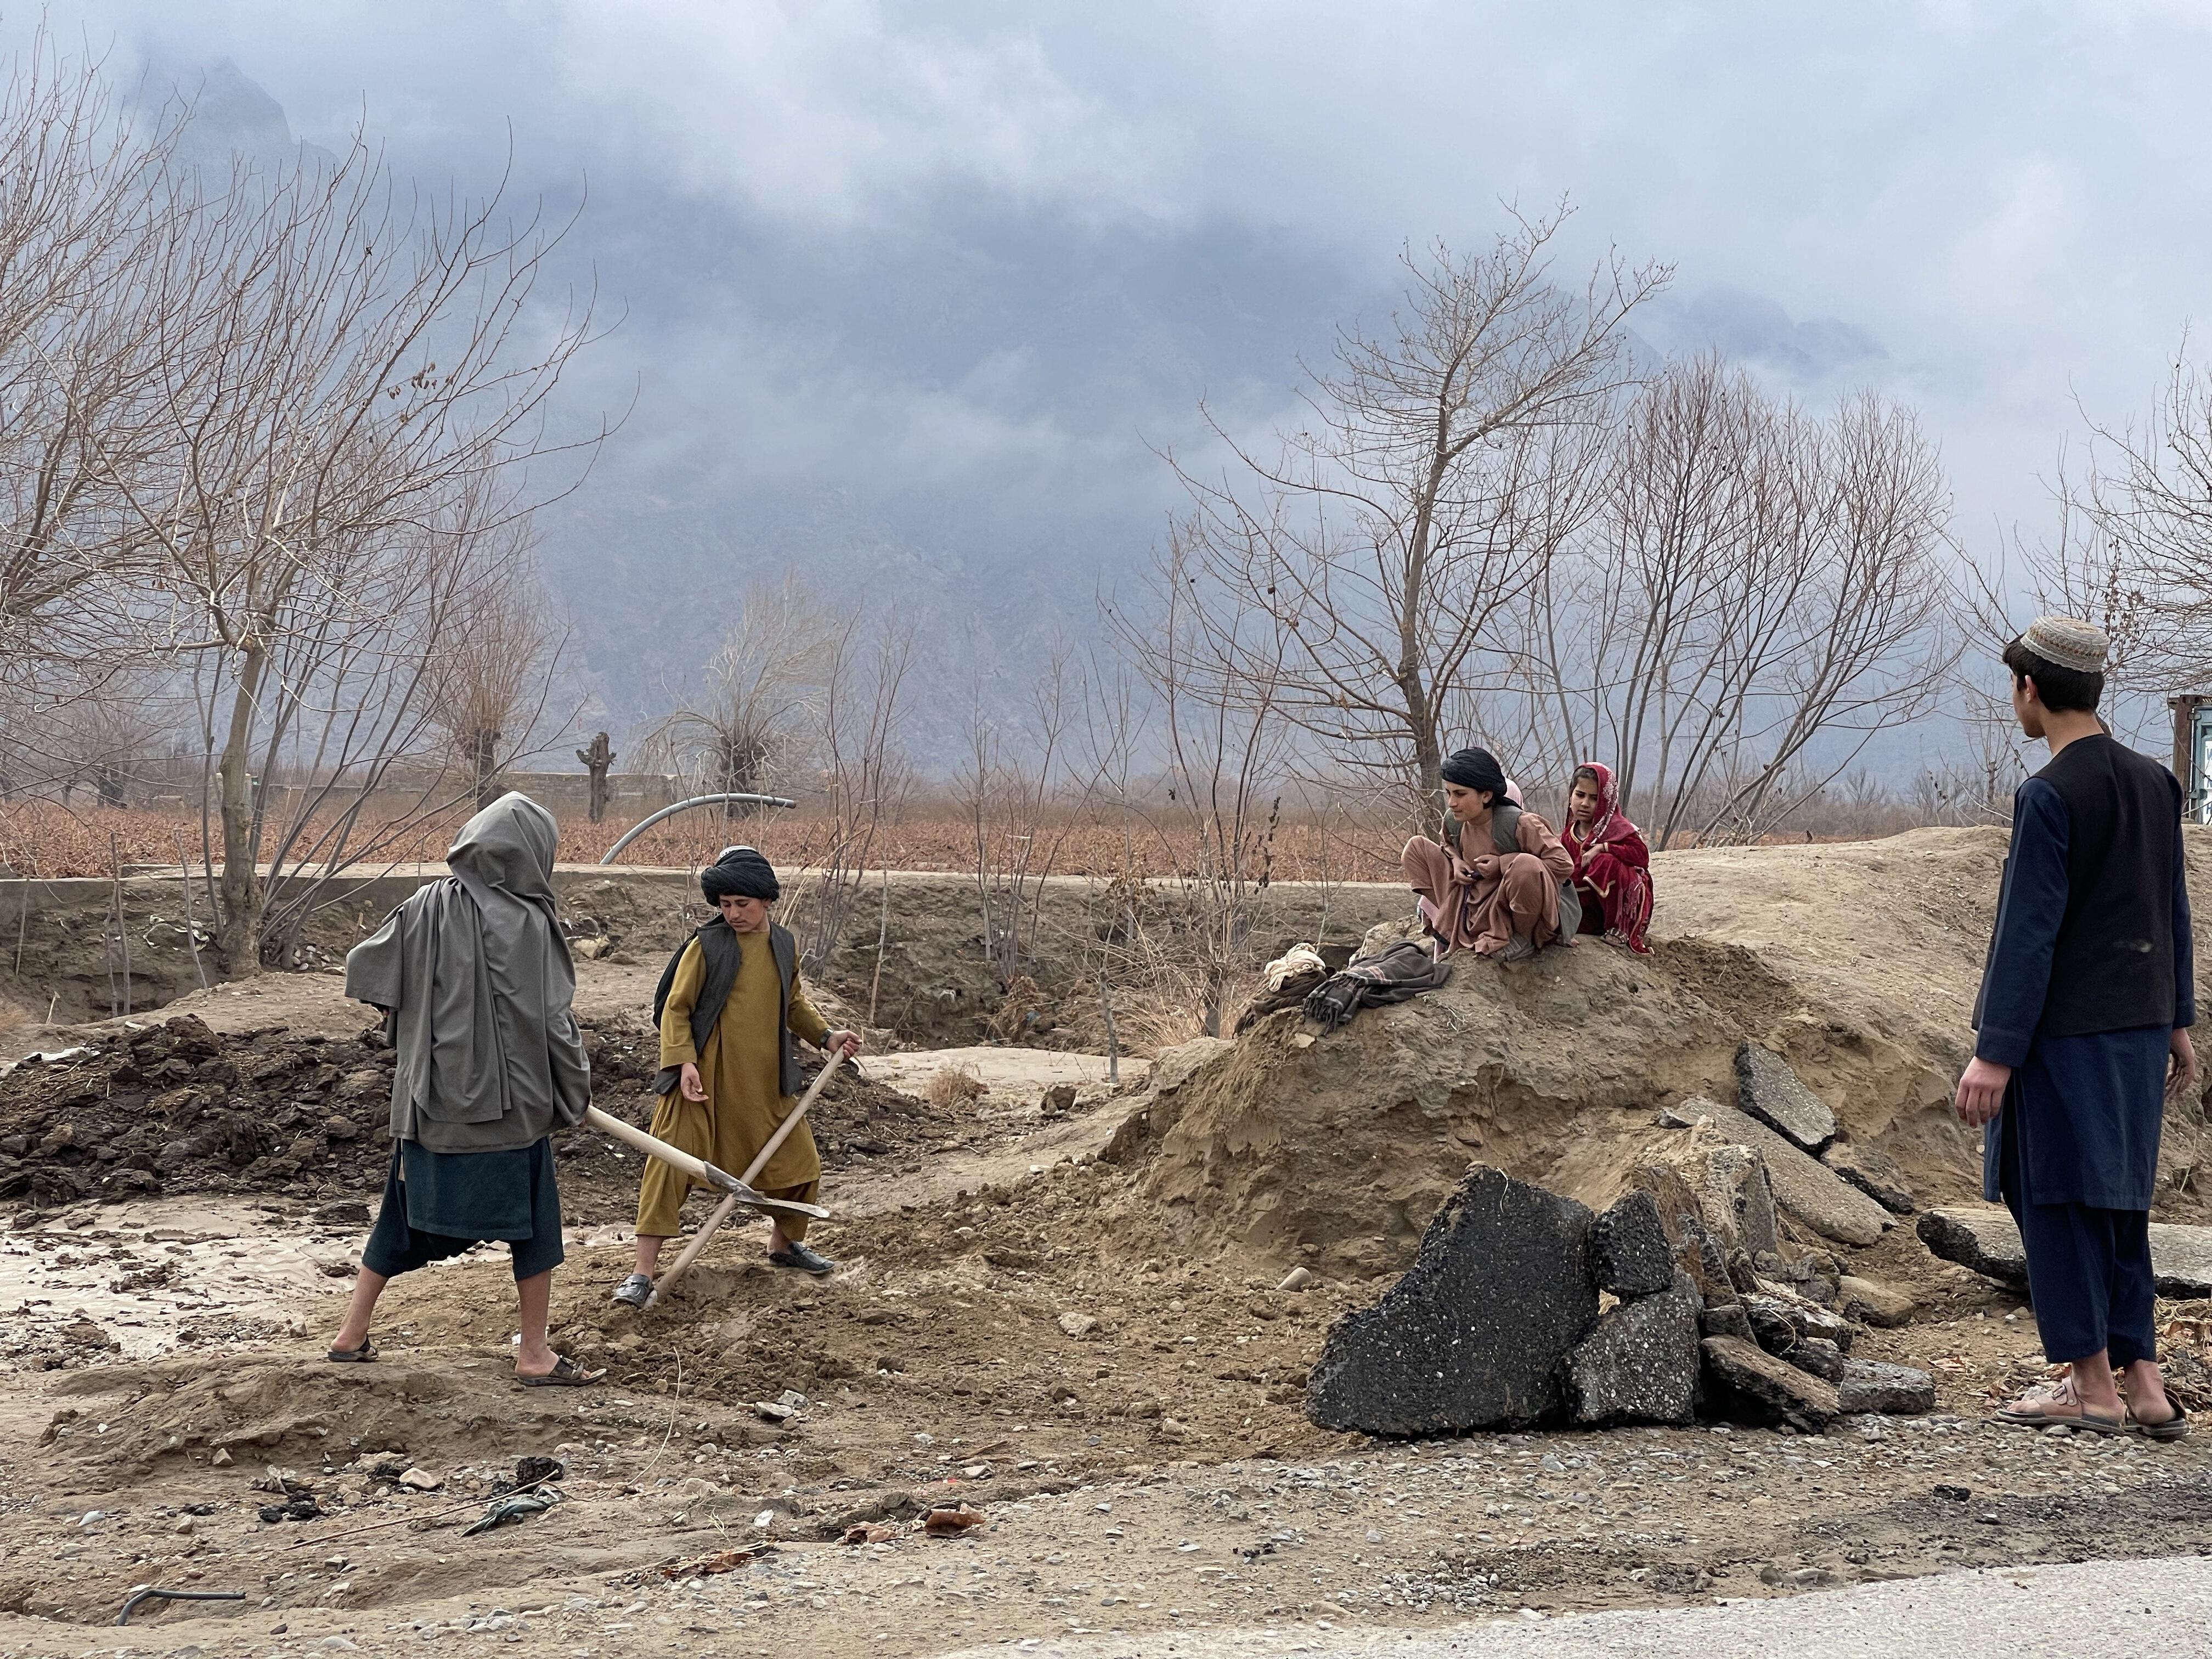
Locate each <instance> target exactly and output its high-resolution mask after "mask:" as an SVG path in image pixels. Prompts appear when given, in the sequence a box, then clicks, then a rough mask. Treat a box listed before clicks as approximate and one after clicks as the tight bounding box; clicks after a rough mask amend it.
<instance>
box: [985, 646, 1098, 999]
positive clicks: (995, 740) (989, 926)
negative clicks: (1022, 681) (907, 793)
mask: <svg viewBox="0 0 2212 1659" xmlns="http://www.w3.org/2000/svg"><path fill="white" fill-rule="evenodd" d="M1068 676H1069V659H1068V654H1067V653H1066V650H1065V649H1064V648H1060V647H1055V648H1054V651H1053V653H1052V655H1051V658H1050V659H1049V661H1048V663H1047V665H1046V666H1045V668H1044V670H1043V671H1042V673H1041V674H1040V675H1039V676H1038V678H1037V681H1036V685H1035V686H1034V687H1033V688H1032V690H1031V693H1030V719H1029V720H1028V721H1027V722H1025V723H1024V724H1025V726H1026V728H1027V729H1025V730H1018V731H1016V732H1012V733H1009V732H1007V731H1006V730H1005V729H1003V728H1002V726H1001V725H1000V722H999V721H997V720H994V719H993V718H991V717H990V716H989V715H987V714H986V713H985V712H984V700H983V691H982V687H981V684H980V682H979V684H977V686H976V688H975V701H974V704H973V706H972V708H971V712H970V714H969V728H968V761H967V764H966V766H965V767H964V768H963V771H962V774H961V778H960V792H961V806H962V812H963V817H966V819H967V820H968V824H969V835H970V838H971V844H972V847H973V850H974V857H975V896H976V902H977V905H978V908H979V909H980V912H981V921H982V925H983V952H984V957H985V959H986V960H987V962H989V963H990V964H991V966H992V968H993V969H994V971H995V972H996V974H997V975H998V978H999V982H1000V985H1001V986H1002V987H1003V986H1011V985H1012V983H1013V981H1015V979H1017V978H1018V977H1019V976H1020V975H1022V974H1023V972H1024V969H1026V967H1027V965H1028V964H1029V963H1030V959H1031V958H1032V957H1034V955H1035V953H1036V930H1037V923H1038V917H1039V915H1040V914H1041V908H1042V897H1043V889H1044V884H1045V882H1046V881H1047V880H1048V879H1049V878H1050V877H1051V875H1052V873H1053V870H1054V866H1055V865H1056V864H1057V862H1058V860H1059V853H1060V842H1061V840H1062V839H1064V837H1065V833H1066V832H1065V829H1064V828H1063V829H1057V830H1056V829H1055V828H1054V825H1053V824H1052V823H1051V808H1052V804H1053V799H1054V793H1055V790H1056V787H1057V786H1058V784H1059V783H1060V780H1061V778H1062V775H1063V773H1064V770H1065V763H1066V762H1065V755H1064V753H1063V749H1064V745H1065V744H1066V739H1067V736H1068V732H1069V729H1070V727H1071V726H1072V724H1073V720H1074V719H1075V717H1076V714H1077V713H1078V710H1077V708H1076V699H1075V698H1074V697H1073V696H1072V695H1071V691H1070V688H1069V684H1068Z"/></svg>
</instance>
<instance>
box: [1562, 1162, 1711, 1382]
mask: <svg viewBox="0 0 2212 1659" xmlns="http://www.w3.org/2000/svg"><path fill="white" fill-rule="evenodd" d="M1637 1196H1638V1197H1643V1196H1644V1195H1643V1194H1637ZM1644 1201H1645V1202H1646V1203H1647V1204H1648V1203H1649V1202H1650V1200H1649V1199H1648V1198H1647V1199H1645V1200H1644ZM1652 1225H1653V1227H1654V1228H1655V1230H1656V1227H1657V1225H1658V1224H1657V1221H1656V1217H1655V1218H1654V1220H1653V1222H1652ZM1698 1340H1699V1338H1698V1291H1697V1287H1696V1286H1695V1285H1692V1284H1691V1283H1690V1279H1689V1275H1688V1274H1686V1273H1682V1274H1678V1275H1676V1276H1675V1278H1674V1282H1673V1283H1672V1285H1670V1286H1669V1287H1668V1289H1667V1290H1665V1291H1662V1292H1661V1293H1660V1294H1658V1295H1656V1296H1645V1297H1638V1298H1637V1300H1635V1301H1633V1302H1624V1303H1622V1304H1620V1306H1619V1307H1617V1308H1614V1309H1612V1310H1609V1311H1608V1312H1607V1313H1605V1314H1603V1315H1601V1316H1600V1317H1599V1319H1598V1322H1597V1324H1596V1325H1595V1327H1594V1328H1592V1329H1591V1331H1590V1334H1589V1335H1588V1336H1586V1337H1584V1338H1583V1340H1581V1341H1580V1342H1578V1343H1577V1344H1576V1345H1575V1347H1574V1349H1573V1350H1572V1352H1570V1353H1569V1354H1568V1355H1567V1359H1566V1395H1567V1411H1568V1414H1569V1415H1570V1416H1571V1418H1572V1419H1574V1421H1576V1422H1577V1423H1583V1424H1592V1425H1595V1424H1601V1423H1687V1422H1689V1421H1690V1420H1691V1419H1692V1417H1693V1416H1694V1415H1695V1413H1696V1408H1697V1403H1698V1369H1699V1348H1698Z"/></svg>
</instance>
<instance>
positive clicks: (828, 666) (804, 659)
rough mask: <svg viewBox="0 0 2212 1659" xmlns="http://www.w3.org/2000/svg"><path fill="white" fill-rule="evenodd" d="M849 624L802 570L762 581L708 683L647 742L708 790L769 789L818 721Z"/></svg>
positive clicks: (710, 668) (748, 595)
mask: <svg viewBox="0 0 2212 1659" xmlns="http://www.w3.org/2000/svg"><path fill="white" fill-rule="evenodd" d="M843 625H844V624H843V623H842V619H841V618H840V617H838V615H837V613H836V611H833V610H831V609H830V608H829V606H827V605H824V604H823V603H822V601H821V600H820V599H817V598H816V597H815V595H814V594H813V593H812V592H810V591H809V590H808V588H807V586H806V585H805V583H804V582H803V581H801V580H799V577H798V575H797V574H795V573H794V574H787V575H786V576H785V577H784V578H783V580H781V581H780V582H756V583H755V584H753V585H752V586H750V587H748V588H747V589H746V590H745V593H744V599H743V600H742V601H741V602H740V608H739V610H738V617H737V620H736V621H735V622H733V623H731V625H730V628H729V631H728V632H727V633H726V634H725V635H723V637H722V644H721V648H720V650H718V651H716V652H715V653H714V659H713V660H712V661H711V662H709V663H708V665H707V671H706V676H705V682H706V683H705V684H704V685H703V686H702V688H700V690H698V692H696V694H695V695H694V696H692V697H691V698H690V700H689V701H687V702H684V704H683V705H682V706H680V707H679V708H677V709H676V710H675V711H674V712H673V713H671V714H667V715H665V716H664V717H663V718H662V719H661V720H659V721H657V722H656V723H655V724H654V725H653V727H652V729H651V730H650V731H649V732H647V735H646V743H647V747H648V748H649V749H650V750H652V751H653V752H654V753H656V754H658V755H659V756H660V757H662V758H663V760H664V762H665V763H668V764H670V765H671V766H672V767H673V768H674V769H676V770H678V771H680V772H683V773H684V774H685V775H687V776H689V777H690V778H692V779H693V780H694V781H696V782H697V783H698V784H699V785H700V786H701V787H703V788H707V789H712V790H718V791H723V792H726V793H733V794H750V793H760V792H761V790H762V787H763V785H764V784H766V783H768V782H769V781H770V780H771V777H772V775H774V774H775V772H776V771H777V770H778V769H780V768H782V767H784V766H786V765H787V764H789V763H791V762H792V761H793V759H794V758H795V757H797V756H798V755H799V753H801V752H802V751H803V750H804V748H805V744H806V743H807V741H808V739H809V738H811V736H812V734H813V732H815V730H816V728H817V724H818V722H819V720H820V716H821V708H822V702H823V697H824V696H825V694H826V693H827V691H828V689H829V684H830V680H831V678H832V663H833V657H834V654H835V653H836V648H837V642H838V639H839V636H840V633H841V630H842V627H843ZM728 815H729V816H732V817H734V816H735V815H736V809H735V808H734V807H733V808H732V809H730V810H729V813H728Z"/></svg>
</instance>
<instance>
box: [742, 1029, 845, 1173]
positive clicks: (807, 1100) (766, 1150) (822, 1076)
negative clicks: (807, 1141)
mask: <svg viewBox="0 0 2212 1659" xmlns="http://www.w3.org/2000/svg"><path fill="white" fill-rule="evenodd" d="M844 1063H845V1054H844V1051H843V1050H842V1049H840V1050H839V1051H838V1052H837V1053H836V1054H832V1055H830V1056H829V1059H828V1060H825V1061H823V1066H822V1069H821V1070H820V1071H819V1072H817V1073H815V1077H814V1082H813V1084H812V1085H811V1087H809V1088H808V1090H807V1091H806V1093H805V1095H804V1096H803V1097H800V1100H799V1104H798V1105H796V1106H794V1107H793V1108H792V1110H791V1115H790V1116H789V1117H787V1118H786V1119H784V1121H782V1122H781V1123H779V1124H777V1125H776V1126H775V1133H774V1134H772V1135H770V1136H769V1138H768V1145H767V1146H763V1147H762V1148H761V1149H760V1156H758V1157H757V1158H754V1159H753V1161H752V1162H751V1163H750V1164H747V1165H746V1166H745V1172H744V1174H743V1175H741V1176H738V1180H740V1181H742V1182H744V1183H745V1185H746V1186H748V1187H750V1186H751V1185H752V1184H753V1182H754V1181H755V1180H756V1179H757V1178H758V1176H759V1175H760V1172H761V1171H762V1170H765V1169H766V1168H768V1161H769V1159H770V1158H774V1157H775V1152H776V1148H777V1147H779V1146H782V1145H783V1143H784V1142H785V1141H786V1140H787V1139H790V1136H791V1132H792V1131H793V1129H796V1128H797V1127H799V1119H801V1118H803V1117H805V1115H806V1113H807V1110H808V1109H809V1108H810V1107H811V1106H812V1105H813V1104H814V1103H815V1102H816V1101H817V1100H819V1099H820V1098H821V1097H822V1091H823V1086H824V1085H826V1084H828V1082H829V1074H830V1073H832V1072H834V1071H836V1069H837V1068H838V1067H839V1066H842V1065H843V1064H844Z"/></svg>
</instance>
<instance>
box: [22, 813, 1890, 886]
mask: <svg viewBox="0 0 2212 1659" xmlns="http://www.w3.org/2000/svg"><path fill="white" fill-rule="evenodd" d="M466 817H467V814H466V813H465V812H454V813H452V814H450V815H448V816H447V817H442V818H439V819H435V820H430V821H425V822H422V823H410V824H407V825H405V826H404V828H403V829H399V830H398V832H396V833H393V834H391V835H389V836H383V835H380V832H379V831H378V830H377V829H375V828H374V826H371V827H369V828H368V829H366V830H365V831H363V832H362V834H363V835H365V836H368V837H369V838H371V839H374V840H380V841H382V842H385V843H386V844H383V845H381V846H380V851H379V853H378V854H377V857H376V858H375V859H374V860H370V861H368V867H371V868H374V867H379V866H382V865H386V864H399V863H428V862H437V861H440V860H442V859H443V857H444V854H445V848H446V845H447V842H448V840H449V839H450V837H451V836H452V834H453V830H454V829H456V828H458V827H459V824H460V823H462V822H463V821H464V820H465V818H466ZM633 822H635V819H629V820H625V821H622V822H615V821H609V822H607V823H591V822H589V821H588V820H587V819H585V818H583V817H564V818H562V821H561V859H562V862H563V863H568V864H592V863H596V862H598V860H599V858H600V856H601V855H602V854H605V852H606V851H607V849H608V848H611V847H612V846H613V845H614V843H615V842H616V841H617V839H619V838H620V836H622V834H623V831H624V830H625V829H628V828H629V823H633ZM1910 827H1911V823H1908V822H1906V821H1905V819H1904V818H1901V817H1898V816H1897V815H1896V814H1894V813H1893V814H1892V815H1890V816H1888V817H1880V818H1879V819H1878V821H1877V819H1876V818H1874V817H1869V818H1868V819H1867V820H1866V822H1865V823H1863V824H1862V823H1857V822H1856V821H1850V822H1846V821H1844V820H1842V819H1838V821H1837V822H1835V823H1832V824H1831V823H1822V824H1821V825H1820V826H1819V827H1818V828H1816V829H1813V830H1811V831H1809V832H1808V830H1806V829H1785V830H1781V831H1778V832H1777V833H1776V834H1774V835H1771V836H1766V837H1765V840H1766V841H1768V842H1804V841H1857V840H1864V839H1869V838H1870V837H1871V836H1881V835H1890V834H1894V833H1895V832H1896V831H1897V830H1899V829H1906V828H1910ZM180 835H181V836H182V838H183V845H184V848H185V852H186V854H187V855H188V856H189V857H190V858H191V860H192V862H193V863H194V865H195V866H197V864H198V862H199V848H200V823H199V819H198V818H197V817H186V816H184V815H180V814H178V813H175V812H172V811H142V810H136V809H130V810H121V811H117V810H110V809H106V808H102V807H98V806H92V805H82V806H74V807H64V806H63V805H60V804H59V803H58V802H54V801H39V800H29V801H0V865H4V866H7V868H8V869H9V870H11V871H13V872H15V873H16V874H18V875H27V876H32V877H45V878H59V877H64V876H104V875H108V874H111V873H112V872H113V871H114V868H115V866H116V865H117V863H118V862H119V863H121V864H123V865H125V866H130V865H150V866H161V867H162V868H166V869H173V868H174V867H175V866H176V863H177V854H178V843H179V836H180ZM837 836H838V829H837V825H836V823H835V822H834V821H833V820H832V819H830V818H829V817H827V816H826V815H823V814H822V813H819V812H812V811H807V810H806V809H805V808H803V807H802V808H800V809H799V810H798V811H780V810H769V811H764V812H760V813H757V814H754V815H751V816H748V817H735V818H724V817H716V816H714V814H712V813H710V812H693V813H690V814H687V815H685V816H684V817H678V818H674V819H671V820H670V821H668V822H666V823H660V824H657V825H655V826H654V827H653V829H649V830H647V832H646V833H645V834H644V835H642V836H640V837H639V838H638V839H637V840H636V841H635V842H631V843H630V845H629V846H628V847H626V848H623V854H622V857H621V859H620V860H619V862H621V863H622V864H624V865H629V866H663V867H673V868H678V869H682V868H690V867H695V866H699V865H702V864H706V863H708V862H711V861H712V860H713V859H714V855H715V854H716V853H718V852H720V850H721V849H722V848H724V847H726V846H728V845H730V844H731V843H732V842H744V843H746V844H748V845H750V846H754V847H757V848H760V849H761V851H762V852H763V853H764V854H767V855H768V857H769V859H770V860H772V861H773V862H774V863H775V864H776V865H777V866H778V867H780V868H781V869H783V870H785V871H787V872H792V871H804V870H815V869H820V868H822V867H823V866H824V865H825V864H827V863H828V862H829V861H830V860H831V859H832V857H833V856H834V854H836V847H837ZM361 838H362V836H356V842H358V841H359V840H360V839H361ZM1692 844H1693V838H1689V837H1678V838H1677V842H1676V845H1678V846H1689V845H1692ZM1404 845H1405V831H1404V829H1403V828H1402V827H1401V826H1400V825H1397V824H1395V823H1384V822H1381V821H1380V820H1379V818H1378V820H1377V821H1376V822H1371V823H1363V822H1359V821H1357V820H1355V819H1352V818H1350V817H1346V815H1343V814H1340V813H1332V814H1330V815H1329V816H1328V817H1327V818H1326V819H1322V818H1315V817H1292V816H1288V815H1286V816H1285V820H1284V821H1283V822H1282V823H1280V824H1279V826H1278V827H1277V829H1276V830H1275V835H1274V840H1273V847H1272V848H1271V849H1270V856H1269V858H1268V860H1267V864H1268V874H1269V877H1270V878H1271V879H1273V880H1275V881H1384V882H1395V881H1397V880H1399V879H1400V878H1401V874H1400V864H1399V851H1400V849H1401V848H1402V847H1403V846H1404ZM849 856H850V855H849V854H848V857H849ZM975 862H976V860H975V833H974V826H973V825H972V824H971V823H969V822H968V821H967V820H966V819H965V818H963V817H960V816H959V815H958V814H957V813H956V812H955V811H951V809H950V808H949V807H947V806H945V805H938V804H934V803H932V804H927V805H924V806H923V807H921V808H920V809H919V810H916V811H911V812H908V814H906V815H905V816H903V817H900V818H899V819H897V820H896V821H895V822H890V823H884V825H882V826H881V827H880V828H879V829H878V831H877V834H876V839H875V842H874V845H873V847H872V848H871V849H870V852H869V854H868V858H867V863H868V867H869V868H871V869H877V868H889V869H892V870H913V871H951V872H961V871H965V872H973V871H974V870H975ZM1199 864H1200V847H1199V844H1198V841H1197V837H1196V836H1195V834H1194V832H1193V831H1191V830H1190V829H1187V828H1184V827H1182V825H1180V824H1176V823H1161V824H1142V823H1140V824H1137V825H1135V826H1132V825H1131V824H1129V823H1125V822H1124V820H1123V819H1122V818H1121V817H1119V816H1118V815H1116V814H1115V813H1113V812H1112V811H1110V810H1109V809H1098V808H1092V807H1090V806H1087V805H1065V806H1058V807H1054V808H1052V809H1050V810H1049V811H1048V812H1047V813H1046V814H1045V817H1044V819H1043V821H1042V823H1039V824H1038V825H1037V826H1036V832H1035V834H1034V836H1033V837H1032V838H1031V844H1030V851H1029V869H1030V872H1031V873H1033V874H1038V875H1055V876H1085V877H1091V878H1097V879H1100V880H1111V879H1114V878H1117V877H1118V878H1131V877H1133V878H1136V879H1139V880H1146V881H1158V880H1169V879H1173V878H1176V877H1178V876H1182V875H1187V874H1188V873H1190V872H1193V871H1194V870H1195V869H1197V868H1198V866H1199Z"/></svg>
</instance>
